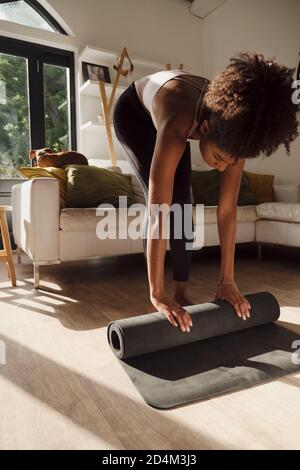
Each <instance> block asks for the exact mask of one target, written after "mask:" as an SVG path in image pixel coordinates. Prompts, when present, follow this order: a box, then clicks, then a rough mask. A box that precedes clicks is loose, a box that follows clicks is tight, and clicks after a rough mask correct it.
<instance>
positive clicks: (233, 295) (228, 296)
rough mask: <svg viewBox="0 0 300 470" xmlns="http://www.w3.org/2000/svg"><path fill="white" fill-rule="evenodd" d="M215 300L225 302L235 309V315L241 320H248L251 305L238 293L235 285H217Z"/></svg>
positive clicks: (233, 283)
mask: <svg viewBox="0 0 300 470" xmlns="http://www.w3.org/2000/svg"><path fill="white" fill-rule="evenodd" d="M215 300H227V301H228V302H229V303H230V304H231V305H232V306H233V307H234V309H235V311H236V314H237V315H238V316H239V317H240V318H242V319H243V320H247V318H250V311H249V310H250V309H251V305H250V303H249V302H248V300H247V299H246V298H245V297H244V296H243V295H242V294H241V293H240V291H239V289H238V287H237V285H236V283H235V282H234V281H233V282H232V283H230V284H222V283H220V284H218V287H217V293H216V296H215Z"/></svg>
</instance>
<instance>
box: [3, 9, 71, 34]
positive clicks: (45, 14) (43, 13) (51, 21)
mask: <svg viewBox="0 0 300 470" xmlns="http://www.w3.org/2000/svg"><path fill="white" fill-rule="evenodd" d="M16 1H20V0H0V4H4V3H13V2H16ZM23 1H24V2H25V3H27V5H29V6H30V7H31V8H33V10H35V11H36V12H37V13H38V14H39V15H40V16H41V17H42V18H43V20H45V21H46V22H47V23H48V24H49V25H50V26H51V27H52V28H54V29H55V32H57V33H60V34H64V35H65V36H68V34H67V32H66V31H65V30H64V28H63V27H62V26H61V25H60V24H59V23H58V21H57V20H56V19H55V18H53V16H52V15H51V14H50V13H49V12H48V11H47V10H46V8H44V7H43V6H42V5H41V4H40V3H39V2H38V1H37V0H23ZM12 23H15V22H14V21H12ZM28 27H29V28H30V26H28ZM41 30H43V29H42V28H41Z"/></svg>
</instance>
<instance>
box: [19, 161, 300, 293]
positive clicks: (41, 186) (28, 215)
mask: <svg viewBox="0 0 300 470" xmlns="http://www.w3.org/2000/svg"><path fill="white" fill-rule="evenodd" d="M101 162H102V163H101ZM90 163H91V164H95V162H94V161H91V162H90ZM98 164H99V165H100V166H104V165H103V161H102V160H101V161H99V162H98ZM118 164H119V162H118ZM126 164H127V162H124V165H123V172H124V173H130V170H129V168H128V166H126ZM106 166H107V167H108V165H107V164H106ZM108 168H111V169H114V170H115V171H118V172H121V171H122V169H121V168H120V167H108ZM128 170H129V171H128ZM132 183H133V188H134V192H135V197H136V202H139V203H144V197H143V193H142V191H141V188H140V186H139V183H138V181H137V179H136V177H135V176H134V175H132ZM274 194H275V199H276V202H274V203H263V204H259V205H257V206H255V205H253V206H239V207H238V213H237V231H236V243H249V242H252V243H253V242H254V243H255V242H256V243H257V246H258V257H259V259H260V258H261V247H262V244H264V243H272V244H280V245H290V246H294V247H300V197H299V194H300V186H299V185H296V184H289V185H274ZM12 205H13V216H12V221H13V234H14V239H15V242H16V244H17V246H18V249H19V252H25V253H26V254H27V255H28V256H29V257H30V259H31V260H32V262H33V266H34V286H35V287H36V288H37V287H38V286H39V267H40V266H42V265H49V264H59V263H61V262H64V261H73V260H80V259H88V258H93V257H99V256H114V255H122V254H130V253H142V252H143V243H142V239H141V238H139V239H137V240H132V239H131V238H129V237H126V233H125V232H126V230H127V227H126V226H122V223H121V224H119V222H118V218H116V224H117V225H118V227H117V228H118V229H119V230H120V231H119V233H120V234H122V236H121V235H119V238H117V239H107V240H101V239H99V238H98V237H97V233H96V227H97V224H98V222H99V221H100V220H101V216H99V215H97V213H96V210H97V209H96V208H85V209H70V208H67V209H62V210H60V209H59V186H58V182H57V181H56V180H55V179H51V178H37V179H34V180H25V181H24V182H23V183H21V184H17V185H15V186H14V187H13V190H12ZM216 208H217V206H205V208H204V221H202V223H203V222H204V240H203V246H216V245H219V244H220V241H219V235H218V227H217V216H216ZM112 210H113V211H114V213H115V214H116V215H118V211H119V209H118V208H114V209H112ZM193 210H194V217H195V215H196V213H195V210H196V207H195V206H194V207H193ZM130 218H131V217H130V216H129V217H128V220H129V222H130ZM195 221H196V225H195V230H196V231H197V229H198V230H199V229H200V227H199V226H197V221H198V222H199V223H200V224H201V220H199V218H197V217H195ZM202 228H203V227H202ZM193 247H194V249H195V250H197V249H200V248H202V244H199V243H197V242H196V243H195V244H194V246H193ZM168 249H169V244H168Z"/></svg>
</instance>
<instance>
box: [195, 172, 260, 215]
mask: <svg viewBox="0 0 300 470" xmlns="http://www.w3.org/2000/svg"><path fill="white" fill-rule="evenodd" d="M221 176H222V175H221V172H220V171H219V170H208V171H197V170H192V188H193V193H194V198H195V203H196V204H205V206H216V205H218V202H219V192H220V183H221ZM237 204H238V206H246V205H253V204H256V198H255V195H254V193H253V191H252V189H251V187H250V186H249V183H248V179H247V177H246V175H245V172H243V174H242V178H241V186H240V191H239V195H238V201H237Z"/></svg>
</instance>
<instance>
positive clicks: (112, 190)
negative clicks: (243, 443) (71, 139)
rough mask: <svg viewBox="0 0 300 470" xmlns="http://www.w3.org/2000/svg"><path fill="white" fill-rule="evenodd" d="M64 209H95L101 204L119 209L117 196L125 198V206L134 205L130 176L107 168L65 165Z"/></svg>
mask: <svg viewBox="0 0 300 470" xmlns="http://www.w3.org/2000/svg"><path fill="white" fill-rule="evenodd" d="M64 170H65V172H66V174H67V191H66V207H97V206H99V205H100V204H102V203H109V204H112V205H113V206H114V207H119V196H127V206H130V205H131V204H133V203H134V194H133V191H132V187H131V177H130V175H124V174H120V173H116V172H114V171H113V170H110V169H108V168H99V167H96V166H92V165H89V166H86V165H66V166H65V167H64Z"/></svg>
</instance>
